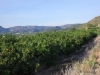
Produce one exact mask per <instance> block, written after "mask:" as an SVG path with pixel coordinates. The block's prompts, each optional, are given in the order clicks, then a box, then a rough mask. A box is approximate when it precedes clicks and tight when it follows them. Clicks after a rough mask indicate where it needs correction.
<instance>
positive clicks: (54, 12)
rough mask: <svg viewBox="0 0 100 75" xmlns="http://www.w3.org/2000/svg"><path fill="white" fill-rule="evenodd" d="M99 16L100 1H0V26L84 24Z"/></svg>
mask: <svg viewBox="0 0 100 75" xmlns="http://www.w3.org/2000/svg"><path fill="white" fill-rule="evenodd" d="M95 16H100V0H0V26H3V27H6V28H7V27H12V26H19V25H20V26H25V25H45V26H46V25H47V26H50V25H51V26H53V25H63V24H70V23H71V24H73V23H85V22H87V21H89V20H91V19H92V18H94V17H95Z"/></svg>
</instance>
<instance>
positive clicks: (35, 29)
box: [0, 16, 100, 33]
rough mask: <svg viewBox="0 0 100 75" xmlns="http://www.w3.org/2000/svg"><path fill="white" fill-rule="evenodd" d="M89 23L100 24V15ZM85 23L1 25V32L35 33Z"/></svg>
mask: <svg viewBox="0 0 100 75" xmlns="http://www.w3.org/2000/svg"><path fill="white" fill-rule="evenodd" d="M88 24H93V25H94V24H100V16H97V17H95V18H93V19H92V20H90V21H88V22H87V23H85V25H88ZM80 25H84V24H66V25H62V26H15V27H9V28H3V27H2V26H0V33H33V32H44V31H52V30H61V29H69V28H71V27H75V26H80Z"/></svg>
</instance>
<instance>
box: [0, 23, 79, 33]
mask: <svg viewBox="0 0 100 75" xmlns="http://www.w3.org/2000/svg"><path fill="white" fill-rule="evenodd" d="M78 25H81V24H66V25H62V26H15V27H10V28H3V27H2V26H0V33H33V32H45V31H53V30H61V29H69V28H71V27H75V26H78Z"/></svg>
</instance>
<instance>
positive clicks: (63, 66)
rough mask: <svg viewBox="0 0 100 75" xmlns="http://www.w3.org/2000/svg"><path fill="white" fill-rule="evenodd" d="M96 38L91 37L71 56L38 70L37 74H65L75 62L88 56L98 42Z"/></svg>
mask: <svg viewBox="0 0 100 75" xmlns="http://www.w3.org/2000/svg"><path fill="white" fill-rule="evenodd" d="M95 39H96V38H94V39H91V40H90V41H89V42H88V43H87V44H85V45H83V46H82V47H81V49H80V50H79V51H76V52H75V53H73V54H71V55H69V56H64V57H63V59H62V60H61V61H60V62H59V63H58V65H57V66H54V67H50V68H49V69H46V70H43V71H41V72H38V73H36V75H64V74H63V73H64V72H65V70H67V69H68V68H69V67H70V66H71V65H72V64H73V63H75V62H77V61H82V60H83V59H84V57H86V56H87V52H88V51H89V50H91V49H92V48H93V47H94V46H95V45H96V43H97V42H96V41H95Z"/></svg>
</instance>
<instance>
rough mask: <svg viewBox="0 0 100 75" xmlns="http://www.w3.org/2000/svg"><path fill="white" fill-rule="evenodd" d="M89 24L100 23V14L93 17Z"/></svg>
mask: <svg viewBox="0 0 100 75" xmlns="http://www.w3.org/2000/svg"><path fill="white" fill-rule="evenodd" d="M87 24H93V25H95V24H100V16H97V17H95V18H93V19H92V20H90V21H88V22H87Z"/></svg>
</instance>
